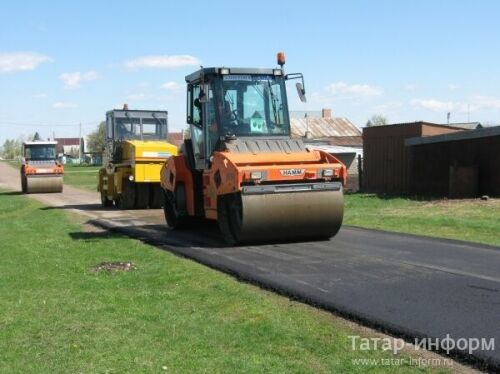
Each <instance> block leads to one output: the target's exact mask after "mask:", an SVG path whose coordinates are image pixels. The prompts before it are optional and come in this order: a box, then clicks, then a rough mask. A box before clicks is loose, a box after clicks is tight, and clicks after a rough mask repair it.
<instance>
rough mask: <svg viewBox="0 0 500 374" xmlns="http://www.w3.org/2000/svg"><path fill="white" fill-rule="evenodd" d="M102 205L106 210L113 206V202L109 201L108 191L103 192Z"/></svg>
mask: <svg viewBox="0 0 500 374" xmlns="http://www.w3.org/2000/svg"><path fill="white" fill-rule="evenodd" d="M101 205H102V206H103V207H104V208H109V207H110V206H113V200H110V199H108V195H107V193H106V191H101Z"/></svg>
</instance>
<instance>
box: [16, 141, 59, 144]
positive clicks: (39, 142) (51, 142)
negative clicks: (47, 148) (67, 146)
mask: <svg viewBox="0 0 500 374" xmlns="http://www.w3.org/2000/svg"><path fill="white" fill-rule="evenodd" d="M23 145H57V142H56V141H50V140H46V141H43V140H34V141H30V142H23Z"/></svg>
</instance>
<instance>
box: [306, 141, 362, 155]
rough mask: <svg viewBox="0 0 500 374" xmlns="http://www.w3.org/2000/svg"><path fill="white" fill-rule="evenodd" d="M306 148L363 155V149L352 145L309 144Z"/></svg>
mask: <svg viewBox="0 0 500 374" xmlns="http://www.w3.org/2000/svg"><path fill="white" fill-rule="evenodd" d="M306 148H308V149H318V150H321V151H325V152H328V153H333V154H337V153H355V154H356V155H363V150H362V149H359V148H352V147H340V146H336V145H324V144H307V143H306Z"/></svg>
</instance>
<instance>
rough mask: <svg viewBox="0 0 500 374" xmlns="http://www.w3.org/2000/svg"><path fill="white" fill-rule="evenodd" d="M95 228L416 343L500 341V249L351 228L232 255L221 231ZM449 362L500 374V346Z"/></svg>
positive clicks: (109, 223) (115, 224)
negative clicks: (325, 237) (320, 238)
mask: <svg viewBox="0 0 500 374" xmlns="http://www.w3.org/2000/svg"><path fill="white" fill-rule="evenodd" d="M89 222H90V223H92V224H94V225H97V226H100V227H103V228H106V229H110V230H113V231H116V232H120V233H123V234H125V235H128V236H130V237H133V238H136V239H139V240H141V241H143V242H145V243H148V244H152V245H155V246H157V247H160V248H162V249H165V250H168V251H170V252H173V253H175V254H177V255H180V256H182V257H186V258H189V259H192V260H195V261H197V262H199V263H201V264H204V265H206V266H209V267H211V268H214V269H216V270H219V271H222V272H224V273H227V274H230V275H232V276H234V277H236V278H237V279H240V280H243V281H245V282H249V283H252V284H255V285H258V286H259V287H261V288H264V289H268V290H272V291H274V292H276V293H279V294H281V295H284V296H287V297H290V298H292V299H295V300H298V301H302V302H305V303H307V304H310V305H313V306H316V307H320V308H322V309H325V310H328V311H331V312H334V313H335V314H338V315H340V316H343V317H346V318H348V319H350V320H353V321H356V322H359V323H361V324H363V325H365V326H369V327H372V328H375V329H377V330H380V331H382V332H386V333H389V334H391V335H394V336H396V337H400V338H403V339H405V340H406V341H408V342H410V343H415V339H436V338H438V339H446V337H448V336H449V337H450V338H452V339H454V340H455V341H457V340H458V339H464V338H465V339H474V338H478V339H481V338H484V339H486V341H489V340H490V339H494V340H495V343H496V344H498V342H499V341H500V339H499V338H500V248H498V247H494V246H488V245H481V244H474V243H468V242H461V241H456V240H448V239H436V238H429V237H421V236H415V235H410V234H396V233H388V232H384V231H379V230H367V229H361V228H355V227H346V226H345V227H343V228H342V230H341V231H340V233H339V234H338V235H337V236H336V237H335V238H334V239H332V240H330V241H320V242H307V243H286V244H284V243H281V244H279V243H276V244H267V245H254V246H236V247H225V246H224V245H223V244H222V241H221V239H220V237H219V234H218V231H217V228H216V227H213V226H212V227H201V228H197V229H192V230H184V231H173V230H169V229H168V228H167V227H166V225H165V224H147V223H146V222H141V221H137V220H135V221H134V222H132V221H130V220H118V221H117V220H108V219H93V220H91V221H89ZM141 223H142V224H141ZM428 341H429V340H428ZM431 341H434V340H431ZM438 351H440V352H441V353H444V351H443V350H438ZM450 356H452V357H453V358H456V359H459V360H460V361H462V362H466V363H468V364H469V365H473V366H476V367H478V368H480V369H483V370H488V371H492V372H499V371H500V354H499V351H498V348H497V347H496V346H495V347H494V349H493V350H485V349H478V350H474V352H472V354H469V352H468V351H467V349H465V350H460V349H456V348H455V349H453V350H452V351H451V352H450Z"/></svg>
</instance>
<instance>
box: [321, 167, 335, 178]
mask: <svg viewBox="0 0 500 374" xmlns="http://www.w3.org/2000/svg"><path fill="white" fill-rule="evenodd" d="M323 176H324V177H333V169H325V170H323Z"/></svg>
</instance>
